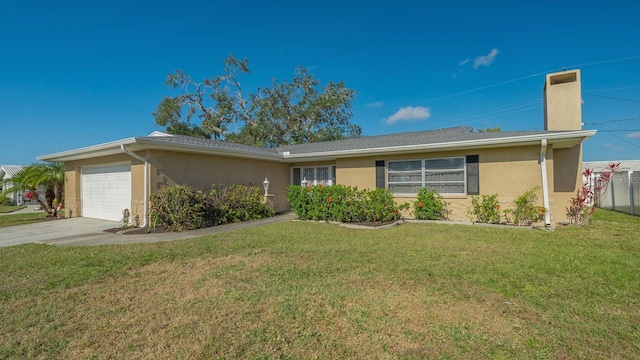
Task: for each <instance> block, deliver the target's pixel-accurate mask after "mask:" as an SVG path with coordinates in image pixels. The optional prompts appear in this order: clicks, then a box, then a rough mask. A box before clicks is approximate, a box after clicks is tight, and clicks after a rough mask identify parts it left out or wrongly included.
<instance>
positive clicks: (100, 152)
mask: <svg viewBox="0 0 640 360" xmlns="http://www.w3.org/2000/svg"><path fill="white" fill-rule="evenodd" d="M121 145H125V146H129V150H131V151H139V150H146V149H155V150H172V151H184V152H191V153H199V154H208V155H225V156H233V157H239V158H250V159H258V160H275V161H278V160H282V157H281V156H280V155H279V154H276V153H273V154H260V153H255V152H251V151H244V150H239V149H220V148H212V147H209V146H206V145H197V144H185V143H175V142H168V141H162V138H160V137H158V138H157V139H156V138H148V137H145V138H137V137H134V138H128V139H123V140H117V141H112V142H108V143H104V144H99V145H94V146H88V147H84V148H80V149H75V150H70V151H63V152H59V153H54V154H49V155H43V156H38V157H37V158H36V159H38V160H40V161H59V162H65V161H74V160H83V159H90V158H95V157H101V156H109V155H115V154H121V153H122V149H121Z"/></svg>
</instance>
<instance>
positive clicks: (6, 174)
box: [0, 165, 45, 205]
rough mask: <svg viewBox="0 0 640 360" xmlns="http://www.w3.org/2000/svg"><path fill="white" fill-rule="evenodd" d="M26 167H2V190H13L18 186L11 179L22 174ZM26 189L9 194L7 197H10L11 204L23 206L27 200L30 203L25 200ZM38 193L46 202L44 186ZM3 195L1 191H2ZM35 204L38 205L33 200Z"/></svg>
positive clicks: (0, 187) (0, 178)
mask: <svg viewBox="0 0 640 360" xmlns="http://www.w3.org/2000/svg"><path fill="white" fill-rule="evenodd" d="M24 168H25V166H24V165H0V189H1V190H4V189H11V188H13V187H14V186H16V184H14V183H13V182H12V181H11V179H12V178H13V177H14V176H15V175H16V174H17V173H18V172H20V170H22V169H24ZM24 190H25V189H21V190H19V191H13V192H11V193H9V194H7V195H6V196H7V197H9V198H10V199H11V202H12V203H13V205H21V204H23V203H24V201H25V200H27V201H29V200H28V199H25V198H24V194H25V193H26V192H27V191H24ZM36 191H38V194H39V198H40V199H41V200H42V201H45V199H44V192H45V188H44V187H43V186H39V187H38V189H37V190H36ZM0 193H1V191H0ZM33 203H34V204H35V203H36V200H35V199H34V200H33Z"/></svg>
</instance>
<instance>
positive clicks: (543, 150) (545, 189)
mask: <svg viewBox="0 0 640 360" xmlns="http://www.w3.org/2000/svg"><path fill="white" fill-rule="evenodd" d="M540 170H542V203H543V204H544V223H545V225H546V226H547V227H550V226H551V214H550V213H549V184H548V182H547V139H542V143H541V146H540Z"/></svg>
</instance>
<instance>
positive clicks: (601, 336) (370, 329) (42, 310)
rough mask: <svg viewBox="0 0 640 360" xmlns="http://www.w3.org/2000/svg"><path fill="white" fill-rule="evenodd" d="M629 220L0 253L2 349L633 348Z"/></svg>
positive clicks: (639, 323) (187, 354)
mask: <svg viewBox="0 0 640 360" xmlns="http://www.w3.org/2000/svg"><path fill="white" fill-rule="evenodd" d="M639 228H640V218H638V217H631V216H628V215H624V214H618V213H613V212H606V211H598V212H597V213H596V214H595V216H594V217H593V218H592V224H591V225H590V226H589V227H586V228H563V229H557V230H556V231H554V232H545V231H541V230H522V229H498V228H485V227H470V226H452V225H438V224H404V225H402V226H399V227H395V228H390V229H385V230H378V231H368V230H356V229H346V228H342V227H338V226H335V225H330V224H323V223H309V222H288V223H279V224H273V225H269V226H264V227H258V228H252V229H245V230H240V231H235V232H231V233H226V234H222V235H217V236H208V237H204V238H200V239H193V240H183V241H175V242H169V243H156V244H137V245H123V246H100V247H70V248H66V247H50V246H45V245H24V246H17V247H10V248H0V278H1V279H2V281H0V328H1V329H2V334H3V335H2V336H3V341H1V342H0V358H2V359H5V358H7V359H9V358H10V359H13V358H15V359H23V358H96V359H107V358H114V359H130V358H189V359H192V358H195V359H198V358H199V359H211V358H230V359H236V358H316V357H317V358H331V359H333V358H429V359H450V358H455V359H457V358H473V359H475V358H483V359H484V358H492V359H511V358H517V359H557V358H570V359H576V358H588V359H591V358H608V359H611V358H614V359H616V358H617V359H625V358H628V359H632V358H636V357H637V354H638V353H639V352H640V311H639V310H638V309H640V242H639V241H638V239H637V231H638V229H639Z"/></svg>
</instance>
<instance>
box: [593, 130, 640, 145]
mask: <svg viewBox="0 0 640 360" xmlns="http://www.w3.org/2000/svg"><path fill="white" fill-rule="evenodd" d="M599 127H600V128H602V131H604V132H606V133H609V135H611V136H613V137H614V138H616V139H618V140H620V141H622V142H624V143H627V144H629V145H631V146H635V147H637V148H640V145H638V144H634V143H632V142H630V141H627V140H625V139H624V138H621V137H619V136H617V135H616V134H614V133H613V132H611V130H609V129H607V128H605V127H604V126H602V125H600V126H599Z"/></svg>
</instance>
